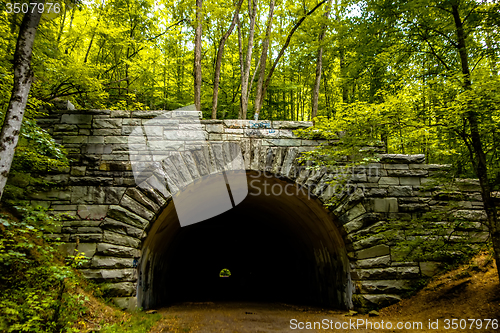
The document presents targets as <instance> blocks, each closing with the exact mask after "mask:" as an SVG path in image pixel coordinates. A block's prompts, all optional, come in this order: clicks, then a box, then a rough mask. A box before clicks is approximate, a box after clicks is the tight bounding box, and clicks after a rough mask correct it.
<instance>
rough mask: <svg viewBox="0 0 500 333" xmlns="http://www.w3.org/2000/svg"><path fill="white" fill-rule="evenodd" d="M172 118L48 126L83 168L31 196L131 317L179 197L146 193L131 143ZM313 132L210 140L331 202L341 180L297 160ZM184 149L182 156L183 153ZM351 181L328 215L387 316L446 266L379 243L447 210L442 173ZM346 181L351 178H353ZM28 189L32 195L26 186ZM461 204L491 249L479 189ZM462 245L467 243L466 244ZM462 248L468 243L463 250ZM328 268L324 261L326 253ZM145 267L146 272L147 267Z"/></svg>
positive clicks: (248, 133) (60, 118)
mask: <svg viewBox="0 0 500 333" xmlns="http://www.w3.org/2000/svg"><path fill="white" fill-rule="evenodd" d="M163 113H164V111H107V110H85V111H81V110H56V111H53V112H52V113H51V115H50V116H49V117H48V118H44V119H41V120H40V121H39V123H40V124H41V125H42V126H43V127H45V128H46V129H47V130H48V131H49V132H51V134H52V135H53V136H54V138H56V140H57V141H58V142H60V143H62V144H63V145H64V146H65V147H66V149H67V150H68V152H69V155H70V158H71V159H72V160H73V162H72V164H71V167H70V168H69V169H68V170H64V172H55V173H53V174H49V175H46V176H45V178H46V179H47V180H49V181H52V182H53V183H54V187H53V188H52V190H50V191H48V192H35V191H34V190H33V191H31V195H30V198H29V200H30V201H31V203H32V204H36V205H42V206H45V207H47V208H48V209H50V210H51V211H53V212H54V213H65V216H66V217H65V221H64V222H63V223H62V225H61V226H59V227H58V228H56V230H55V232H54V234H53V235H52V237H53V238H58V239H61V240H62V241H63V242H65V245H64V246H63V248H64V251H67V252H68V253H73V251H74V249H75V247H76V244H79V245H78V250H79V251H81V252H84V253H85V254H86V256H88V257H89V258H90V261H89V263H88V264H87V265H86V267H84V268H83V269H82V270H81V271H82V273H83V274H84V275H85V276H86V277H88V278H90V279H94V280H95V281H98V282H102V283H103V289H104V291H105V292H106V294H107V295H108V296H110V297H113V298H114V300H115V301H116V302H117V304H119V305H120V306H122V307H125V308H126V307H128V308H131V307H134V306H135V305H136V302H137V298H136V295H137V289H138V285H137V282H138V280H139V279H140V274H143V273H144V272H143V271H141V270H138V267H139V266H141V265H143V264H144V261H142V262H141V258H144V257H145V256H146V257H147V253H143V252H142V251H143V245H144V241H145V239H146V238H147V236H148V232H149V230H153V229H152V228H153V227H154V222H155V221H159V220H161V219H162V218H163V217H162V214H166V212H168V210H169V209H172V205H170V204H169V203H170V202H171V196H169V195H168V194H165V193H163V194H162V193H159V192H158V191H155V190H147V189H142V188H139V187H138V186H137V185H136V184H135V181H134V177H133V174H132V171H131V166H130V161H129V156H128V151H127V135H128V134H129V133H130V131H131V130H132V128H133V127H134V126H137V125H140V124H141V123H142V122H143V121H146V120H148V119H151V118H154V117H156V116H158V115H160V114H163ZM311 125H312V124H311V123H308V122H287V121H272V122H271V121H258V122H254V121H241V120H203V121H202V126H203V128H204V131H205V135H206V139H207V140H209V141H210V142H212V143H215V144H217V143H220V144H224V143H225V142H226V143H227V142H236V143H238V144H239V145H240V147H241V150H242V153H243V157H244V160H245V167H246V169H247V170H254V171H261V172H263V171H267V172H270V173H272V174H274V175H279V177H280V178H283V179H287V181H290V182H293V183H294V184H297V185H298V186H302V187H303V188H304V189H306V190H307V192H308V193H311V194H312V196H313V197H314V198H316V199H317V200H319V201H321V202H324V203H326V202H328V200H329V199H330V198H331V197H332V196H333V187H334V186H333V185H328V184H327V182H328V181H331V180H332V179H334V178H335V177H336V176H338V174H340V173H343V171H340V170H326V169H322V170H316V171H314V170H308V169H307V168H304V167H300V166H299V165H298V163H297V160H296V158H297V156H298V155H299V153H300V152H303V151H307V150H311V149H312V148H314V146H316V145H318V144H319V143H320V142H318V141H311V140H302V139H299V138H296V137H295V136H294V134H293V132H292V130H293V129H296V128H303V127H307V126H311ZM181 149H182V148H181ZM351 171H352V172H350V173H349V174H348V176H347V178H348V180H349V182H350V184H354V185H355V191H354V193H353V194H352V195H348V196H346V197H344V198H342V200H339V201H338V202H337V203H336V204H335V205H334V206H329V207H328V208H325V210H326V209H327V211H328V213H329V214H330V216H331V222H332V226H334V227H335V228H336V230H338V233H339V235H341V237H342V241H343V242H344V246H345V253H346V258H347V259H348V262H349V267H348V268H347V269H346V271H347V272H349V274H350V280H351V281H352V283H346V285H345V286H344V291H345V293H346V296H345V297H344V300H346V302H347V303H346V306H347V307H350V303H349V302H350V301H349V299H350V298H351V296H352V304H353V306H354V307H356V308H366V307H370V306H383V305H387V304H390V303H392V302H395V301H398V300H399V299H400V297H401V295H402V294H404V293H406V292H407V291H408V290H410V289H411V288H412V283H413V282H415V281H416V280H418V279H420V278H422V277H425V276H430V275H433V274H435V272H436V270H437V267H438V263H436V262H406V261H405V262H400V261H397V259H396V258H395V256H394V253H393V252H394V244H393V243H391V242H388V241H387V240H386V239H384V238H383V237H380V236H379V235H378V231H377V230H378V229H377V227H380V226H381V225H385V224H387V223H390V220H400V221H406V220H408V221H410V220H411V218H412V217H414V216H418V215H420V214H421V213H422V212H425V211H432V210H439V209H440V207H441V206H442V204H443V202H444V201H446V200H449V199H443V196H440V195H439V193H441V190H440V189H439V188H438V187H434V188H428V187H427V185H428V183H429V176H432V175H433V174H435V173H439V172H442V171H443V167H442V166H438V165H428V164H425V161H424V156H423V155H388V154H382V155H380V163H373V164H370V165H366V166H363V167H359V168H357V169H355V170H354V169H353V170H351ZM344 178H345V177H344ZM19 185H21V186H30V185H29V184H25V183H22V182H20V183H19ZM464 190H465V193H466V194H467V198H466V199H465V201H464V200H462V201H459V202H458V204H459V205H460V207H461V209H460V211H461V214H462V216H465V217H466V218H467V219H468V220H470V221H472V222H474V223H476V224H475V226H476V227H475V228H473V229H470V230H468V231H467V234H464V235H462V236H461V237H462V238H461V239H463V240H464V241H465V239H467V241H474V242H484V240H485V239H486V238H487V232H486V230H485V229H484V227H482V225H481V224H480V222H481V221H483V220H484V219H485V214H484V211H483V209H482V203H481V200H480V195H479V186H478V185H477V183H475V182H474V181H472V182H469V185H468V186H466V188H465V189H464ZM459 238H460V237H459ZM461 239H458V241H461ZM317 255H318V258H321V253H319V252H318V254H317ZM141 267H142V266H141Z"/></svg>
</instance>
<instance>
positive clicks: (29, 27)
mask: <svg viewBox="0 0 500 333" xmlns="http://www.w3.org/2000/svg"><path fill="white" fill-rule="evenodd" d="M44 2H45V1H43V0H42V1H37V2H36V5H38V3H44ZM41 17H42V13H39V12H38V10H34V12H32V10H31V8H30V10H29V11H28V12H27V13H26V14H24V18H23V21H22V23H21V27H20V28H19V35H18V37H17V44H16V50H15V52H14V85H13V87H12V93H11V97H10V101H9V106H8V108H7V112H6V113H5V119H4V122H3V126H2V131H1V132H0V198H1V197H2V194H3V190H4V187H5V183H6V182H7V178H8V176H9V171H10V166H11V165H12V160H13V158H14V153H15V149H16V146H17V142H18V139H19V132H20V130H21V123H22V121H23V116H24V111H25V108H26V103H27V101H28V94H29V92H30V88H31V82H32V79H33V73H32V71H31V66H30V64H31V55H32V52H33V42H34V41H35V35H36V29H37V27H38V24H39V23H40V18H41Z"/></svg>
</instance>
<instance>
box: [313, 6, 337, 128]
mask: <svg viewBox="0 0 500 333" xmlns="http://www.w3.org/2000/svg"><path fill="white" fill-rule="evenodd" d="M331 4H332V0H329V2H328V7H327V9H326V11H325V14H324V15H325V18H326V19H328V17H329V16H330V7H331ZM325 34H326V26H325V25H323V27H322V29H321V33H320V34H319V37H318V42H319V43H320V47H319V50H318V57H317V60H316V78H315V80H314V88H313V96H312V110H311V119H314V118H315V117H316V115H317V114H318V99H319V88H320V84H321V72H322V71H323V45H321V43H322V42H323V39H324V38H325Z"/></svg>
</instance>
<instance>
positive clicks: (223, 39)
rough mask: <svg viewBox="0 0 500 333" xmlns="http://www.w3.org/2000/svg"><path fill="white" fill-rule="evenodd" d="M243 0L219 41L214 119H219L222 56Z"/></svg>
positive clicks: (213, 109) (215, 73)
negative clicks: (218, 106)
mask: <svg viewBox="0 0 500 333" xmlns="http://www.w3.org/2000/svg"><path fill="white" fill-rule="evenodd" d="M242 3H243V0H240V1H239V2H238V4H237V5H236V10H235V12H234V15H233V20H232V21H231V25H230V26H229V29H227V31H226V33H225V34H224V36H222V39H221V40H220V42H219V48H218V50H217V60H216V62H215V72H214V92H213V95H212V119H217V102H218V98H219V83H220V67H221V64H222V56H223V55H224V46H225V45H226V41H227V39H228V38H229V35H231V32H233V29H234V26H235V25H236V19H237V18H238V14H239V13H240V8H241V4H242Z"/></svg>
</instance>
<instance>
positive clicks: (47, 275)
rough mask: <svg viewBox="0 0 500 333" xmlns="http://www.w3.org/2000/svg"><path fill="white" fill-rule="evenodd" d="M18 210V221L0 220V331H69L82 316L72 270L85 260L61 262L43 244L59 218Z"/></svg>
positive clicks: (76, 279) (48, 245)
mask: <svg viewBox="0 0 500 333" xmlns="http://www.w3.org/2000/svg"><path fill="white" fill-rule="evenodd" d="M16 208H17V212H18V213H20V214H21V216H20V218H19V219H17V218H14V217H13V216H12V215H8V214H1V215H0V331H1V332H72V331H73V330H72V328H71V327H72V325H73V323H74V322H75V321H76V320H77V318H78V317H79V316H80V315H81V314H83V313H84V311H85V308H84V307H83V304H84V301H85V296H83V295H75V293H74V292H73V291H74V290H75V288H76V287H77V286H78V284H79V281H80V278H79V277H78V275H77V274H76V272H75V270H74V268H75V267H76V266H78V265H80V264H81V263H82V262H83V261H84V257H83V256H78V255H77V256H75V257H73V258H70V260H68V261H66V262H64V260H62V258H61V257H60V256H59V255H58V250H57V247H56V245H57V243H54V242H49V241H48V240H47V239H46V235H45V234H44V230H47V229H48V228H51V227H54V226H55V225H56V224H57V223H58V221H57V218H55V217H51V216H48V215H47V214H46V212H45V211H43V210H34V209H29V208H25V207H16Z"/></svg>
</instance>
